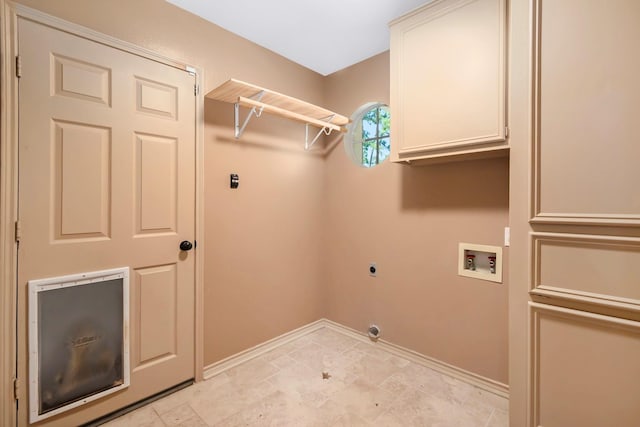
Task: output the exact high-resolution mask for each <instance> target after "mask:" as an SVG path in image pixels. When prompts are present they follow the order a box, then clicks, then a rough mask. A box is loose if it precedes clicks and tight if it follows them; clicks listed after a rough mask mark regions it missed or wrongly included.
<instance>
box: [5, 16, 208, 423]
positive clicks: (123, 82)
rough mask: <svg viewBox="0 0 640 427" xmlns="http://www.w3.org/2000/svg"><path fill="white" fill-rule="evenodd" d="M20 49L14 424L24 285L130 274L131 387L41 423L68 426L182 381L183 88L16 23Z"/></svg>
mask: <svg viewBox="0 0 640 427" xmlns="http://www.w3.org/2000/svg"><path fill="white" fill-rule="evenodd" d="M18 42H19V53H20V56H21V60H22V76H21V78H20V80H19V106H20V107H19V218H20V224H21V240H20V244H19V255H18V257H19V258H18V264H19V267H18V294H19V301H18V316H19V318H18V323H19V330H18V337H19V343H18V347H19V354H18V360H19V376H20V377H21V378H22V379H23V382H22V384H25V386H23V387H21V389H20V396H19V420H20V424H21V425H22V424H24V423H26V422H27V421H26V414H27V401H28V399H27V395H28V384H27V370H26V367H27V360H28V359H27V357H28V348H27V332H28V325H27V311H26V307H27V286H26V285H27V281H29V280H32V279H39V278H46V277H52V276H59V275H66V274H73V273H81V272H88V271H94V270H103V269H108V268H115V267H130V277H131V295H130V301H131V307H130V325H129V326H130V329H129V330H130V339H131V341H130V343H131V386H130V387H129V388H128V389H126V390H125V391H122V392H118V393H115V394H113V395H111V396H109V397H106V398H103V399H100V400H97V401H95V402H91V403H88V404H87V405H84V406H82V407H80V408H78V409H77V410H71V411H69V412H67V413H65V414H62V415H60V416H55V417H52V418H50V419H49V420H46V421H44V424H47V425H48V424H49V423H50V424H51V425H65V426H69V425H78V424H80V423H83V422H86V421H89V420H92V419H95V418H97V417H99V416H102V415H104V414H107V413H109V412H112V411H113V410H116V409H119V408H121V407H124V406H127V405H128V404H131V403H133V402H135V401H138V400H140V399H142V398H145V397H147V396H150V395H152V394H154V393H157V392H159V391H162V390H164V389H167V388H169V387H171V386H174V385H176V384H178V383H181V382H183V381H185V380H188V379H190V378H193V377H194V255H193V253H192V252H183V251H180V249H179V245H180V242H181V241H182V240H191V241H192V240H193V238H194V235H195V234H194V233H195V231H194V221H195V220H194V215H195V214H194V204H195V200H194V198H195V190H194V188H195V174H194V170H195V168H194V164H195V97H194V84H195V78H194V76H193V75H190V74H189V73H187V72H185V71H184V70H179V69H177V68H174V67H171V66H168V65H165V64H161V63H158V62H155V61H152V60H149V59H145V58H142V57H139V56H136V55H133V54H131V53H127V52H124V51H122V50H118V49H115V48H113V47H109V46H106V45H103V44H100V43H97V42H93V41H90V40H87V39H84V38H81V37H78V36H74V35H72V34H69V33H67V32H63V31H60V30H56V29H53V28H51V27H48V26H45V25H42V24H39V23H36V22H33V21H30V20H27V19H23V18H20V19H19V22H18ZM73 304H74V301H69V307H70V308H71V307H72V306H73Z"/></svg>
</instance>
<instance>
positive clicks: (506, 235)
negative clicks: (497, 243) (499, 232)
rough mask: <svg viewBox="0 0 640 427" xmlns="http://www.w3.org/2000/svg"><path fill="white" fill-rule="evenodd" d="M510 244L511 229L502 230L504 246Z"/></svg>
mask: <svg viewBox="0 0 640 427" xmlns="http://www.w3.org/2000/svg"><path fill="white" fill-rule="evenodd" d="M510 244H511V228H509V227H505V228H504V245H505V247H508V246H509V245H510Z"/></svg>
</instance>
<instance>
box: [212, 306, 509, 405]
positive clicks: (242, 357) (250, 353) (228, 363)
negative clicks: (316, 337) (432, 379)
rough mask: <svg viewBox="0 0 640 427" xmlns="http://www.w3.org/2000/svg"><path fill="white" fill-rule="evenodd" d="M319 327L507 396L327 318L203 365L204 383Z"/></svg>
mask: <svg viewBox="0 0 640 427" xmlns="http://www.w3.org/2000/svg"><path fill="white" fill-rule="evenodd" d="M322 328H329V329H332V330H334V331H336V332H339V333H341V334H344V335H347V336H349V337H352V338H354V339H357V340H359V341H362V342H366V343H369V344H371V345H375V346H377V347H378V348H380V349H381V350H384V351H387V352H389V353H391V354H393V355H395V356H398V357H402V358H404V359H407V360H409V361H411V362H413V363H417V364H419V365H422V366H426V367H428V368H431V369H433V370H435V371H438V372H441V373H443V374H446V375H449V376H450V377H453V378H455V379H458V380H460V381H464V382H466V383H468V384H471V385H473V386H475V387H478V388H480V389H482V390H485V391H488V392H490V393H493V394H496V395H498V396H502V397H506V398H508V397H509V386H508V385H506V384H503V383H501V382H499V381H495V380H492V379H490V378H486V377H483V376H482V375H478V374H474V373H473V372H469V371H467V370H464V369H461V368H458V367H456V366H453V365H450V364H448V363H445V362H442V361H440V360H437V359H434V358H432V357H428V356H425V355H423V354H420V353H418V352H417V351H413V350H409V349H408V348H404V347H402V346H399V345H396V344H393V343H390V342H387V341H385V340H382V339H380V340H378V341H375V342H373V341H371V339H369V337H368V336H367V335H366V333H364V332H359V331H356V330H354V329H351V328H349V327H347V326H344V325H341V324H339V323H336V322H333V321H331V320H328V319H320V320H317V321H315V322H312V323H309V324H308V325H305V326H302V327H301V328H298V329H295V330H293V331H291V332H287V333H286V334H283V335H280V336H279V337H276V338H273V339H271V340H269V341H266V342H264V343H262V344H258V345H257V346H255V347H252V348H250V349H247V350H244V351H241V352H240V353H237V354H234V355H233V356H229V357H227V358H226V359H223V360H221V361H219V362H216V363H213V364H211V365H209V366H206V367H205V368H204V374H203V377H204V379H205V380H207V379H209V378H211V377H214V376H216V375H218V374H221V373H222V372H225V371H227V370H229V369H231V368H233V367H235V366H238V365H239V364H241V363H244V362H247V361H249V360H251V359H253V358H256V357H259V356H261V355H263V354H265V353H267V352H269V351H271V350H273V349H276V348H278V347H280V346H282V345H284V344H287V343H289V342H291V341H293V340H296V339H298V338H300V337H302V336H304V335H307V334H309V333H311V332H313V331H317V330H318V329H322Z"/></svg>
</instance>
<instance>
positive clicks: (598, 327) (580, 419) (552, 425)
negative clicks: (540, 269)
mask: <svg viewBox="0 0 640 427" xmlns="http://www.w3.org/2000/svg"><path fill="white" fill-rule="evenodd" d="M532 324H533V339H532V341H533V342H532V348H533V370H534V375H533V381H532V384H533V390H534V393H533V404H532V408H533V417H534V419H533V422H532V425H534V426H541V427H564V426H581V427H600V426H613V425H615V426H616V427H635V426H637V425H638V420H639V419H640V407H639V406H638V395H640V383H639V382H638V378H639V377H640V323H639V322H632V321H628V320H621V319H617V318H614V317H608V316H600V315H594V314H590V313H586V312H582V311H576V310H569V309H564V308H558V307H554V306H547V305H544V304H532Z"/></svg>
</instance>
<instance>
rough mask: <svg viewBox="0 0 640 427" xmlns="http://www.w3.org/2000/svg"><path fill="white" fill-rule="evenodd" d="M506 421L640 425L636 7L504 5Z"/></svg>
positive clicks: (576, 0) (573, 2)
mask: <svg viewBox="0 0 640 427" xmlns="http://www.w3.org/2000/svg"><path fill="white" fill-rule="evenodd" d="M510 8H511V25H510V27H511V33H512V34H511V40H512V41H513V44H512V46H511V48H510V56H511V60H510V69H509V72H510V74H511V80H512V83H511V86H510V93H511V97H510V104H512V106H511V108H510V114H509V116H510V121H511V123H510V127H511V137H510V143H511V155H510V163H511V165H510V166H511V172H510V176H511V178H510V191H511V194H510V223H511V237H512V240H511V243H512V246H511V248H510V249H511V252H510V260H511V265H510V267H511V268H510V271H511V277H510V283H511V286H512V289H510V294H511V295H510V322H511V325H510V329H511V332H510V351H511V358H510V378H509V379H510V394H511V396H510V400H511V408H510V410H511V425H513V426H530V427H565V426H581V427H601V426H616V427H637V426H639V425H640V268H639V266H640V187H639V184H640V167H638V159H640V127H638V123H637V122H638V118H640V107H639V105H640V79H639V78H638V76H639V75H640V50H639V49H638V41H640V2H638V1H637V0H612V1H607V2H603V1H584V0H562V1H556V0H511V7H510Z"/></svg>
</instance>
